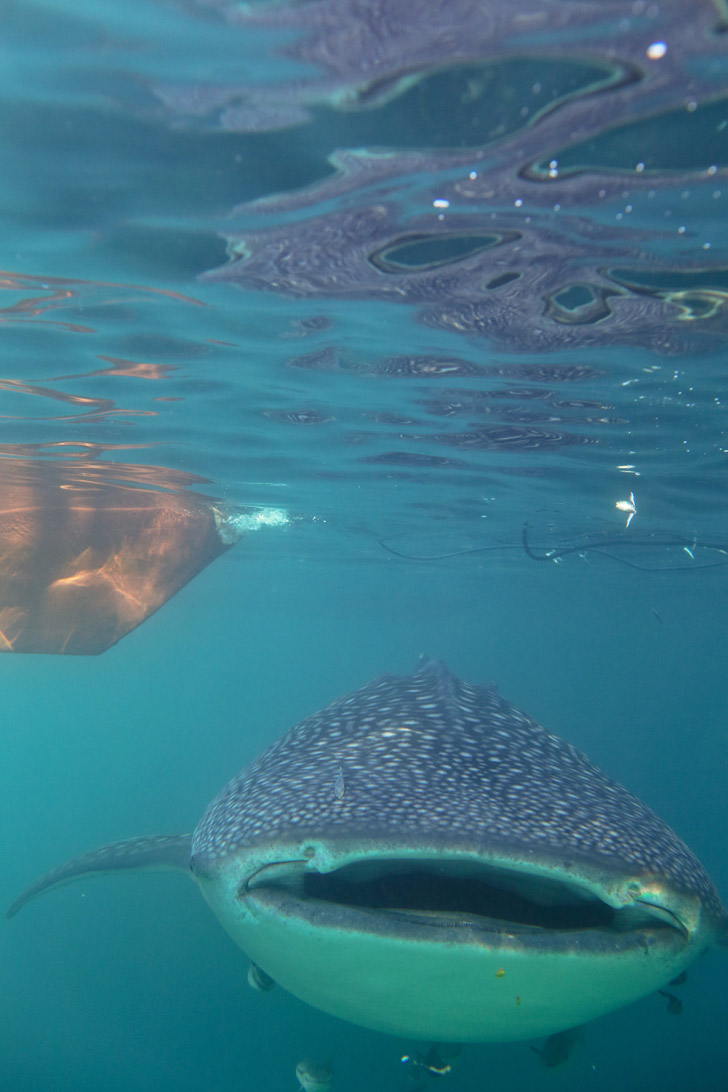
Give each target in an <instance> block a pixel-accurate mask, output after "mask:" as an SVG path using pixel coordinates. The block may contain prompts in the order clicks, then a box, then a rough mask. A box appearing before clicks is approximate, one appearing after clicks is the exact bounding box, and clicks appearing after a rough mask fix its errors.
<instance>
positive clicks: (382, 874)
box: [8, 659, 728, 1042]
mask: <svg viewBox="0 0 728 1092" xmlns="http://www.w3.org/2000/svg"><path fill="white" fill-rule="evenodd" d="M145 868H146V869H164V868H173V869H182V870H184V871H185V872H186V873H187V874H188V875H189V876H190V877H191V878H192V879H193V880H194V881H195V882H196V883H197V885H198V886H199V888H200V890H201V892H202V894H203V896H204V898H205V899H206V900H207V902H208V903H209V905H210V907H211V908H212V910H213V911H214V913H215V914H216V916H217V917H218V918H219V920H220V921H221V923H222V924H223V926H224V927H225V929H226V930H227V931H228V933H229V934H230V935H231V937H232V938H233V939H234V940H235V941H236V942H237V943H238V944H239V945H240V947H242V948H243V950H244V951H245V952H246V953H247V955H248V956H249V957H250V959H251V960H252V961H253V964H254V966H255V968H256V970H258V971H260V972H262V975H263V981H266V982H268V981H270V980H272V981H274V982H276V983H278V984H279V985H280V986H282V987H283V988H285V989H286V990H288V991H290V992H291V993H292V994H294V995H295V996H296V997H298V998H300V999H301V1000H303V1001H305V1002H307V1003H309V1004H310V1005H312V1006H315V1007H316V1008H319V1009H321V1010H323V1011H325V1012H328V1013H333V1014H335V1015H337V1016H339V1017H342V1018H343V1019H345V1020H348V1021H351V1022H353V1023H354V1024H359V1025H362V1026H364V1027H367V1028H372V1029H376V1030H378V1031H382V1032H387V1033H390V1034H395V1035H400V1036H406V1037H412V1038H420V1039H427V1040H434V1041H448V1042H467V1041H473V1042H477V1041H506V1040H516V1039H535V1038H539V1037H541V1036H548V1035H553V1034H555V1033H557V1032H559V1031H563V1030H565V1029H568V1028H573V1027H576V1026H578V1025H582V1024H584V1023H586V1022H587V1021H589V1020H592V1019H594V1018H595V1017H598V1016H600V1015H602V1014H604V1013H607V1012H610V1011H612V1010H614V1009H617V1008H619V1007H621V1006H623V1005H626V1004H629V1003H630V1002H633V1001H635V1000H637V999H638V998H640V997H642V996H644V995H646V994H648V993H650V992H652V991H657V990H659V989H662V988H664V987H665V986H666V985H667V984H668V983H669V982H670V981H671V980H672V979H674V978H675V977H676V976H678V975H680V974H681V973H682V972H684V970H685V968H686V967H687V966H688V965H689V964H690V963H691V962H692V961H693V960H694V959H695V958H696V956H697V955H699V954H700V953H701V952H702V951H704V950H705V949H706V948H707V947H709V946H710V945H712V944H715V943H723V942H725V938H726V935H728V914H727V913H726V910H725V908H724V906H723V904H722V903H721V900H720V897H719V895H718V893H717V891H716V889H715V887H714V886H713V884H712V883H711V881H710V879H709V877H708V875H707V873H706V871H705V869H704V868H703V866H702V865H701V864H700V862H699V861H698V860H697V859H696V857H695V856H694V855H693V853H692V852H691V851H690V850H689V849H688V848H687V846H686V845H685V844H684V843H683V842H682V841H681V840H680V838H679V837H678V836H677V835H676V834H675V833H674V832H673V831H672V830H671V829H670V828H669V827H668V826H667V825H666V823H664V822H663V821H662V820H661V819H660V818H659V817H658V816H657V815H656V814H655V813H654V812H652V811H651V810H650V809H649V808H648V807H647V806H646V805H645V804H643V803H642V802H641V801H640V800H638V799H637V798H636V797H635V796H633V795H632V794H631V793H630V792H628V791H627V789H625V788H623V787H622V786H621V785H619V784H617V783H616V782H615V781H613V780H611V779H610V778H609V777H607V776H606V775H605V774H604V773H602V772H601V771H600V770H599V769H598V768H597V767H596V766H594V765H593V764H592V763H591V762H590V761H589V760H588V759H587V758H586V757H585V756H584V755H583V754H582V753H580V752H579V751H578V750H577V749H576V748H575V747H573V746H571V745H570V744H569V743H567V742H565V741H563V740H562V739H560V738H558V737H557V736H555V735H552V734H551V733H550V732H548V731H547V730H546V729H545V728H543V727H542V726H541V725H540V724H538V723H537V722H536V721H535V720H533V719H532V718H531V717H530V716H528V715H527V714H526V713H523V712H520V711H518V710H517V709H516V708H514V707H513V706H512V705H511V704H510V703H509V702H508V701H506V700H505V699H504V698H503V697H502V696H501V695H500V694H499V693H498V691H497V689H496V687H495V686H493V685H491V686H487V687H481V686H472V685H469V684H468V683H466V682H463V681H462V680H460V679H459V678H457V677H456V676H455V675H454V674H452V673H451V672H450V671H449V670H448V668H447V667H446V666H445V665H444V664H442V663H440V662H438V661H435V660H427V659H423V660H421V662H420V663H419V664H418V666H417V668H416V670H415V671H414V672H413V673H412V674H411V675H407V676H392V675H385V676H382V677H381V678H378V679H376V680H374V681H373V682H371V683H370V684H369V685H367V686H365V687H363V688H362V689H360V690H357V691H355V692H354V693H352V694H350V695H348V696H346V697H343V698H341V699H339V700H337V701H334V702H333V703H332V704H331V705H329V706H328V707H327V708H325V709H324V710H323V711H321V712H318V713H316V714H314V715H313V716H310V717H308V718H307V719H305V720H303V721H302V722H301V723H300V724H298V725H296V726H295V727H293V728H291V729H290V731H288V732H287V733H286V734H285V735H283V736H282V737H281V738H280V739H278V740H277V741H276V742H274V743H273V744H272V745H271V746H269V747H268V749H267V750H265V751H264V752H263V754H262V755H261V756H260V757H259V758H258V759H256V760H255V761H253V762H252V763H250V764H249V765H248V766H246V767H245V768H244V769H243V770H242V771H241V772H240V773H239V774H238V775H237V776H236V777H235V778H233V780H232V781H230V782H229V784H228V785H226V786H225V788H223V790H222V791H221V792H220V794H219V795H218V796H217V797H216V798H215V799H214V800H213V801H212V802H211V803H210V804H209V806H208V807H207V810H206V811H205V813H204V815H203V816H202V819H201V820H200V822H199V824H198V825H197V828H196V829H195V831H194V833H193V834H180V835H171V836H157V837H151V838H136V839H132V840H130V841H122V842H117V843H115V844H113V845H110V846H104V847H102V848H101V849H97V850H95V851H93V852H91V853H88V854H86V855H84V856H81V857H77V858H75V859H73V860H71V861H69V862H68V863H66V864H63V865H60V866H59V867H58V868H56V869H54V870H53V871H51V872H49V873H47V874H46V875H45V876H43V877H41V878H40V879H39V880H37V881H36V882H35V883H34V884H32V885H31V886H30V887H29V888H27V890H26V891H24V892H23V894H21V895H20V896H19V898H17V899H16V901H15V902H14V903H13V904H12V906H11V907H10V908H9V910H8V916H13V915H14V914H15V913H17V911H18V910H20V908H21V907H22V906H24V905H25V903H27V902H28V901H29V900H30V899H32V898H34V897H35V896H36V895H39V894H40V893H41V892H44V891H47V890H48V889H50V888H53V887H56V886H59V885H60V884H63V883H66V882H67V881H70V880H75V879H77V878H78V877H81V876H87V875H89V874H90V873H95V872H97V873H102V872H108V871H114V870H122V869H145Z"/></svg>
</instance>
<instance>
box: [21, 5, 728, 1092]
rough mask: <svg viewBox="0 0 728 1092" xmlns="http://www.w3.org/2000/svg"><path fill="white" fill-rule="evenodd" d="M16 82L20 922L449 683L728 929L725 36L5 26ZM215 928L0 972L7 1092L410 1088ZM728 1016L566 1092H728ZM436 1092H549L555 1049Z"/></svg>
mask: <svg viewBox="0 0 728 1092" xmlns="http://www.w3.org/2000/svg"><path fill="white" fill-rule="evenodd" d="M0 58H1V63H0V99H1V101H0V147H2V164H3V167H2V172H1V173H0V225H1V234H2V261H1V263H0V264H1V265H2V271H0V339H1V343H2V352H3V367H2V378H0V426H1V427H0V460H1V461H0V508H1V509H2V511H3V520H2V526H0V645H1V646H2V649H3V650H4V651H7V653H8V654H7V655H6V656H4V657H2V658H0V666H1V668H2V672H3V676H2V687H3V693H4V713H5V715H4V717H3V724H4V727H3V730H2V736H3V752H2V756H1V757H0V765H1V768H2V773H3V789H2V805H0V809H1V810H0V816H1V820H0V821H1V825H2V830H3V832H4V839H5V844H6V853H5V867H4V869H3V877H4V881H3V888H4V893H5V894H6V901H10V900H11V898H13V897H14V896H15V894H17V891H18V890H19V889H20V888H22V886H23V885H24V884H25V883H26V882H29V881H30V880H31V879H32V878H33V877H34V876H36V875H37V874H38V873H40V872H42V871H43V870H44V869H46V868H48V867H50V866H51V865H53V864H55V863H57V862H58V861H60V860H62V859H64V858H66V857H68V856H70V855H72V854H73V853H75V852H81V851H83V850H85V849H88V848H90V847H91V846H93V845H95V844H99V843H101V842H103V841H110V840H113V839H116V838H123V837H127V836H132V835H135V834H142V833H154V832H157V831H162V832H173V831H175V830H182V829H185V830H186V829H190V828H191V827H192V826H194V824H195V823H196V822H197V820H198V818H199V816H200V814H201V813H202V810H203V809H204V806H205V804H206V802H207V801H208V800H209V799H210V798H211V797H212V796H213V795H214V794H215V793H216V792H217V790H218V789H219V788H220V786H221V785H222V784H223V783H224V782H225V781H226V780H227V779H228V778H229V777H230V776H232V774H233V773H234V772H235V771H236V770H237V769H238V768H239V767H240V766H241V765H242V764H243V763H244V762H246V761H248V760H249V759H250V758H252V757H253V756H254V755H255V754H256V753H257V752H258V750H260V749H261V748H262V747H263V746H265V745H267V744H268V743H269V742H271V741H272V740H273V739H274V738H276V736H278V735H279V734H280V733H281V732H282V731H283V730H284V729H286V728H287V727H289V726H290V725H291V724H293V723H295V722H296V721H298V720H300V719H302V718H303V717H304V716H305V715H307V714H308V713H310V712H312V711H314V710H315V709H317V708H320V707H322V706H324V705H325V704H326V703H327V702H329V701H330V700H332V699H333V698H335V697H338V696H340V695H341V694H343V693H346V692H347V691H348V690H350V689H353V688H355V687H358V686H361V685H363V684H364V683H366V682H367V681H368V680H369V679H370V678H373V677H374V676H376V675H378V674H380V673H382V672H389V671H393V672H402V673H404V672H407V671H410V670H411V669H412V667H413V665H414V663H415V662H416V659H417V656H418V655H419V654H420V653H421V652H423V651H426V652H428V653H430V654H432V655H434V656H437V657H440V658H442V659H445V660H447V661H448V663H449V664H450V666H451V667H452V669H453V670H454V671H456V672H457V673H458V674H462V675H463V677H465V678H467V679H469V680H470V681H472V682H488V681H490V680H492V679H495V680H496V681H497V682H498V684H499V686H500V689H501V690H502V692H503V693H504V694H506V695H507V697H508V698H510V699H511V700H513V702H514V703H515V704H516V705H518V706H519V707H522V708H525V709H528V711H529V712H530V713H531V714H532V715H533V716H535V717H536V718H537V719H538V720H540V721H542V722H543V723H544V724H546V725H547V726H548V727H549V729H551V730H553V731H554V732H557V733H558V734H560V735H563V736H564V737H565V738H568V739H570V740H573V742H575V743H576V744H577V745H578V746H580V747H583V748H584V749H585V750H586V751H587V752H588V753H589V754H590V755H591V756H592V757H593V758H594V759H595V760H596V761H597V762H598V763H599V764H600V765H601V766H603V767H604V768H605V769H606V770H607V771H608V772H609V773H610V774H611V775H613V776H615V777H616V778H618V779H619V780H620V781H622V782H624V783H626V784H627V785H628V786H629V787H630V788H631V789H632V790H633V791H635V792H636V793H637V794H638V795H640V796H641V797H643V798H644V799H645V800H646V801H647V803H649V804H650V805H651V806H653V807H654V808H655V810H656V811H658V812H659V813H660V814H662V815H664V817H665V818H666V819H667V820H668V822H670V823H671V824H672V825H674V826H675V827H676V829H677V830H678V831H679V832H680V834H681V835H682V836H684V837H685V839H686V841H688V842H689V844H690V845H691V846H693V847H694V848H695V850H696V852H697V853H698V856H700V858H701V859H702V860H703V861H704V863H705V864H706V867H707V868H708V870H709V871H710V872H711V874H712V875H713V876H714V878H715V880H716V882H717V884H718V886H719V887H720V888H721V889H722V891H723V895H724V896H726V895H728V862H727V861H726V856H725V852H724V849H723V845H724V838H723V836H722V835H723V831H724V830H725V824H726V821H727V820H728V815H727V814H726V802H725V799H724V792H723V786H724V784H725V776H726V767H725V749H726V748H725V742H726V729H725V724H726V710H727V709H728V693H727V691H726V683H725V674H726V673H725V658H726V636H725V623H724V619H725V617H726V608H727V607H728V601H727V596H726V580H727V579H728V568H726V566H728V529H727V528H726V520H725V510H726V461H727V459H728V423H727V422H728V419H727V418H726V413H727V412H728V389H727V388H726V380H725V369H726V359H725V358H726V353H725V344H726V332H727V330H728V238H726V230H725V223H726V209H727V207H728V174H727V172H728V14H727V13H726V11H725V9H724V7H723V5H721V4H719V3H717V2H716V3H712V2H709V0H694V2H689V3H687V2H685V0H680V2H678V0H664V2H660V3H648V2H645V0H633V2H623V0H517V2H516V3H513V4H504V3H501V2H500V0H484V2H482V3H474V2H469V0H449V2H447V3H440V2H439V0H406V2H405V0H371V2H368V3H367V2H357V0H307V2H298V3H297V2H293V0H291V2H288V3H286V2H281V3H272V2H262V0H261V2H257V3H250V4H235V3H227V2H225V0H179V2H173V0H126V2H124V3H121V2H120V0H102V2H98V0H97V2H94V3H91V2H90V0H89V2H87V0H49V2H48V3H46V4H40V3H32V2H29V0H16V2H13V0H9V2H6V3H5V5H4V8H3V15H2V40H1V41H0ZM117 642H119V643H117ZM104 650H106V651H104ZM13 652H17V653H18V655H15V654H13ZM20 653H27V655H20ZM64 653H66V654H69V653H79V654H80V655H78V656H72V655H63V654H64ZM92 653H102V654H101V655H100V657H98V656H94V655H91V654H92ZM187 886H188V887H190V890H187V887H186V886H185V885H184V884H183V883H182V882H181V880H177V878H176V877H164V876H162V877H154V878H151V877H150V878H144V877H143V878H140V879H136V878H134V877H131V878H129V877H127V878H123V877H122V878H120V879H116V878H113V879H110V880H108V881H107V882H106V884H102V883H99V884H98V886H97V885H96V884H89V885H88V890H86V885H83V884H82V885H78V886H74V887H69V888H68V889H66V890H64V891H63V892H60V893H58V894H54V895H53V896H50V895H49V896H48V899H47V901H45V902H39V903H38V904H37V905H33V906H32V907H31V908H30V909H29V910H28V911H27V912H25V913H24V915H23V916H22V917H21V918H19V919H18V921H17V922H16V921H13V922H12V924H8V925H6V926H5V927H4V928H3V930H2V934H3V936H2V941H1V943H2V945H3V956H2V960H3V964H4V966H5V968H6V972H5V973H6V974H7V980H6V982H7V984H6V986H5V988H4V989H3V991H2V995H3V996H2V1000H1V1002H0V1003H1V1004H2V1006H3V1010H4V1011H3V1017H2V1021H3V1026H4V1027H5V1029H6V1033H5V1034H6V1035H7V1042H6V1044H5V1045H4V1046H3V1049H2V1052H1V1054H2V1056H1V1057H0V1086H1V1087H3V1088H7V1089H8V1090H13V1092H20V1090H23V1092H24V1090H26V1089H27V1090H33V1092H35V1090H38V1089H45V1088H49V1089H50V1088H53V1089H66V1088H68V1089H71V1088H73V1089H74V1090H78V1089H89V1090H90V1089H99V1088H104V1089H107V1090H109V1092H113V1090H116V1089H117V1088H118V1089H122V1088H135V1089H141V1090H146V1089H150V1090H151V1089H160V1088H174V1089H178V1090H180V1092H187V1090H190V1092H192V1090H199V1092H229V1090H230V1092H231V1090H233V1089H241V1088H245V1087H251V1088H253V1087H254V1088H256V1089H257V1088H270V1089H276V1090H278V1089H291V1090H293V1089H295V1087H296V1084H297V1082H296V1078H295V1066H296V1063H297V1062H298V1061H300V1059H301V1058H302V1057H304V1056H306V1055H309V1056H312V1057H314V1058H319V1059H321V1060H322V1061H323V1060H330V1059H333V1064H334V1071H335V1085H334V1088H335V1089H338V1090H340V1092H359V1090H361V1092H364V1089H371V1088H372V1087H376V1088H382V1089H386V1090H391V1092H402V1090H404V1089H405V1088H407V1087H413V1086H412V1082H411V1080H410V1078H409V1077H408V1075H407V1073H406V1071H405V1070H404V1069H403V1068H402V1065H401V1063H400V1061H399V1059H400V1057H401V1056H402V1054H403V1053H404V1052H405V1051H406V1050H408V1049H411V1048H412V1044H406V1043H403V1042H400V1041H397V1040H394V1039H392V1040H389V1039H387V1038H385V1037H383V1036H376V1035H374V1033H370V1032H365V1031H362V1030H359V1029H357V1028H354V1027H353V1026H351V1025H347V1024H344V1023H341V1022H339V1021H337V1020H335V1019H334V1018H332V1017H328V1016H324V1015H323V1014H320V1013H318V1012H316V1011H314V1010H313V1009H310V1008H306V1007H305V1006H303V1005H302V1004H300V1003H299V1002H297V1001H295V1000H294V999H293V998H291V997H288V996H286V995H284V994H283V992H282V991H280V990H279V991H274V993H273V994H271V995H265V996H263V995H260V996H259V995H254V994H253V993H252V991H250V990H249V989H248V988H247V986H246V984H245V974H246V969H247V963H246V960H245V957H244V956H243V955H242V954H241V953H240V952H238V951H237V949H235V948H234V947H233V946H232V945H231V944H230V942H229V941H228V940H227V938H226V937H225V936H224V935H223V934H222V931H221V930H219V928H218V927H217V924H216V923H215V922H214V920H213V919H212V918H211V917H210V915H209V913H208V912H207V911H206V908H205V907H204V905H203V904H202V902H201V900H199V898H197V896H196V894H195V892H194V891H192V889H191V885H187ZM723 974H724V968H723V967H722V962H721V958H720V956H719V955H716V954H715V953H714V952H712V953H709V954H708V955H706V956H705V957H704V958H702V959H701V960H700V961H699V962H698V964H696V966H695V967H694V968H693V969H692V970H691V972H690V976H689V980H688V983H687V984H686V985H685V987H683V993H682V994H681V996H682V998H683V1001H684V1005H683V1012H682V1014H681V1015H680V1016H679V1018H676V1017H675V1014H674V1013H667V1012H666V1011H665V1002H664V999H662V998H660V997H654V998H648V999H646V1000H644V1001H642V1002H640V1003H639V1004H638V1005H636V1006H634V1007H632V1008H630V1009H629V1010H624V1011H622V1012H619V1013H616V1014H615V1015H613V1016H611V1017H607V1018H604V1019H602V1020H601V1021H598V1022H597V1023H595V1024H594V1025H592V1026H591V1027H590V1028H588V1029H587V1030H586V1032H585V1035H584V1038H583V1040H582V1041H581V1042H579V1043H578V1045H577V1047H576V1049H575V1051H574V1054H573V1057H572V1058H571V1059H570V1060H569V1062H568V1064H567V1065H566V1066H565V1067H564V1068H563V1070H560V1071H559V1078H558V1079H560V1080H561V1083H562V1084H563V1086H564V1087H565V1088H574V1089H576V1088H583V1087H585V1086H587V1085H588V1086H589V1087H592V1088H594V1089H595V1090H596V1089H599V1090H601V1089H606V1088H612V1087H614V1086H615V1085H617V1084H618V1085H619V1087H620V1088H623V1089H638V1088H639V1089H644V1088H649V1087H654V1088H657V1087H659V1088H663V1089H673V1088H674V1089H679V1088H680V1089H681V1088H683V1087H687V1086H689V1085H691V1084H692V1083H694V1082H695V1081H698V1082H699V1083H700V1087H701V1088H702V1089H704V1090H705V1092H712V1090H713V1089H715V1090H716V1092H722V1090H725V1088H726V1087H727V1085H726V1082H727V1081H728V1077H727V1076H726V1074H727V1073H728V1053H727V1052H726V1044H725V1035H724V1027H725V1019H726V1016H727V1015H728V1013H727V1011H726V1002H725V990H724V988H723V977H722V976H723ZM351 988H352V989H356V984H355V983H352V984H351ZM436 1079H437V1078H435V1077H430V1076H428V1078H427V1083H428V1084H430V1083H432V1081H434V1080H436ZM444 1079H446V1080H447V1082H448V1084H449V1087H450V1088H451V1089H452V1092H459V1090H465V1089H469V1088H476V1087H478V1088H482V1087H484V1086H485V1085H486V1084H487V1085H488V1086H490V1085H491V1084H494V1083H496V1082H497V1083H498V1084H499V1085H502V1084H503V1083H504V1082H508V1087H509V1088H511V1089H520V1088H523V1089H526V1088H528V1089H531V1088H540V1087H542V1086H543V1087H546V1085H547V1084H548V1083H549V1082H551V1083H553V1081H552V1074H550V1073H548V1072H547V1071H546V1069H545V1067H543V1066H541V1065H539V1059H538V1057H537V1056H536V1054H535V1053H533V1052H531V1051H530V1050H529V1049H528V1047H527V1046H526V1045H523V1044H520V1045H519V1044H515V1045H509V1046H489V1047H486V1046H483V1047H480V1046H479V1047H470V1048H467V1049H466V1050H465V1051H464V1053H463V1055H462V1058H461V1059H460V1060H459V1061H458V1064H457V1065H456V1066H454V1067H453V1072H452V1074H448V1076H447V1077H446V1078H441V1080H444ZM408 1081H409V1085H408Z"/></svg>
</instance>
